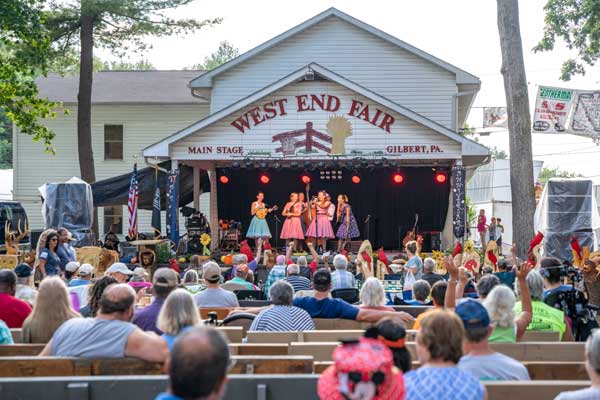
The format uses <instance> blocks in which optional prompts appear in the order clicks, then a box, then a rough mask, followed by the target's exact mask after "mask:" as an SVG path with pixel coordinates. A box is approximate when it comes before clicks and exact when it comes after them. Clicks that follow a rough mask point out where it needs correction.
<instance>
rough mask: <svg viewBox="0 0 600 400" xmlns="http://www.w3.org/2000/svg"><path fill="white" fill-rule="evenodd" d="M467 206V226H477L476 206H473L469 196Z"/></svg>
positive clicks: (466, 201)
mask: <svg viewBox="0 0 600 400" xmlns="http://www.w3.org/2000/svg"><path fill="white" fill-rule="evenodd" d="M465 205H466V207H467V226H469V227H471V226H475V225H476V222H475V221H476V219H477V209H476V208H475V206H474V205H472V204H471V199H469V196H467V197H466V200H465Z"/></svg>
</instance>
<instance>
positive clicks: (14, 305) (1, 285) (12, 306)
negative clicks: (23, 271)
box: [0, 269, 31, 328]
mask: <svg viewBox="0 0 600 400" xmlns="http://www.w3.org/2000/svg"><path fill="white" fill-rule="evenodd" d="M16 290H17V275H16V274H15V273H14V271H11V270H9V269H3V270H0V320H2V321H4V322H5V323H6V325H8V327H9V328H20V327H21V326H23V321H25V318H27V317H28V316H29V314H31V306H30V305H29V304H27V303H26V302H24V301H23V300H20V299H17V298H16V297H15V293H16Z"/></svg>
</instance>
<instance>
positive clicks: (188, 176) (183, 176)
mask: <svg viewBox="0 0 600 400" xmlns="http://www.w3.org/2000/svg"><path fill="white" fill-rule="evenodd" d="M158 166H159V167H160V168H162V169H169V168H170V167H171V162H170V161H165V162H162V163H159V164H158ZM179 170H180V172H179V173H180V175H179V205H180V206H184V205H186V204H189V203H191V202H193V201H194V171H193V168H192V167H190V166H187V165H181V164H180V165H179ZM154 174H155V169H154V168H153V167H146V168H142V169H138V188H139V189H138V190H139V200H138V208H139V209H143V210H152V198H153V197H154V190H155V180H154V177H155V175H154ZM166 181H167V173H165V172H163V171H161V170H160V169H159V170H158V186H159V187H160V207H161V210H165V206H166V199H165V193H166V187H167V185H166ZM130 183H131V172H130V173H128V174H123V175H119V176H115V177H112V178H108V179H104V180H102V181H98V182H96V183H93V184H92V185H91V186H92V193H93V196H94V207H108V206H120V205H126V204H127V199H128V196H129V185H130ZM200 191H201V193H207V192H210V181H209V179H208V174H207V173H204V174H202V175H201V176H200Z"/></svg>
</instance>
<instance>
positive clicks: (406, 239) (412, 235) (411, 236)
mask: <svg viewBox="0 0 600 400" xmlns="http://www.w3.org/2000/svg"><path fill="white" fill-rule="evenodd" d="M418 223H419V214H415V223H414V225H413V227H412V229H410V230H409V231H408V232H406V236H404V239H402V247H406V243H408V242H410V241H411V240H415V239H416V238H417V224H418Z"/></svg>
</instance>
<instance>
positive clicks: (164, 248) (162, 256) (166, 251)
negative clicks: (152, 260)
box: [156, 243, 172, 264]
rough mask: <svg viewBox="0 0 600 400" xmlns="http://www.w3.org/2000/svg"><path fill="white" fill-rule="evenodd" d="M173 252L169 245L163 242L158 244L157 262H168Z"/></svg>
mask: <svg viewBox="0 0 600 400" xmlns="http://www.w3.org/2000/svg"><path fill="white" fill-rule="evenodd" d="M171 256H172V253H171V249H170V248H169V245H168V244H166V243H161V244H157V245H156V262H157V263H158V264H166V263H168V262H169V260H170V259H171Z"/></svg>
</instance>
